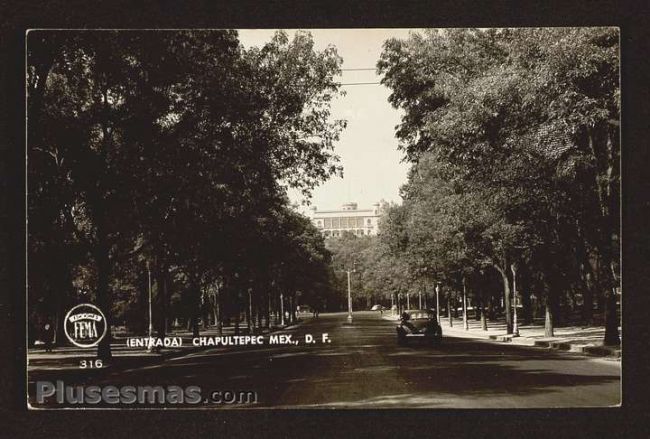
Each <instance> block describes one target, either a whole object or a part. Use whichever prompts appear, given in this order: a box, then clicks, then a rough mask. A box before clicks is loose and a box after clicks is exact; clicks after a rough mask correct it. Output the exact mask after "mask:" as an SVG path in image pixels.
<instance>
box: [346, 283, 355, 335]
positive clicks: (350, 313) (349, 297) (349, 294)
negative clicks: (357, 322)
mask: <svg viewBox="0 0 650 439" xmlns="http://www.w3.org/2000/svg"><path fill="white" fill-rule="evenodd" d="M345 272H346V273H347V274H348V323H352V288H351V285H350V273H354V272H355V270H345Z"/></svg>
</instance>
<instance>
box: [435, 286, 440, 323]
mask: <svg viewBox="0 0 650 439" xmlns="http://www.w3.org/2000/svg"><path fill="white" fill-rule="evenodd" d="M435 290H436V321H437V322H438V324H440V282H438V283H436V288H435Z"/></svg>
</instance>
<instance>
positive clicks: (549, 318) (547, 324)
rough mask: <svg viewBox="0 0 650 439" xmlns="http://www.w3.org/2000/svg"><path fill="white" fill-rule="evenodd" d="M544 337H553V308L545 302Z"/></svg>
mask: <svg viewBox="0 0 650 439" xmlns="http://www.w3.org/2000/svg"><path fill="white" fill-rule="evenodd" d="M544 337H554V334H553V306H551V304H550V303H549V300H548V299H547V301H546V316H545V319H544Z"/></svg>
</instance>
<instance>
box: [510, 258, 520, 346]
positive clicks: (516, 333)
mask: <svg viewBox="0 0 650 439" xmlns="http://www.w3.org/2000/svg"><path fill="white" fill-rule="evenodd" d="M510 269H511V270H512V289H513V296H514V297H513V300H512V302H513V305H514V313H513V315H512V336H513V337H519V327H518V326H517V264H516V263H515V262H513V263H512V264H510Z"/></svg>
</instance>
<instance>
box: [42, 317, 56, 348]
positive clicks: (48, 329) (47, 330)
mask: <svg viewBox="0 0 650 439" xmlns="http://www.w3.org/2000/svg"><path fill="white" fill-rule="evenodd" d="M53 340H54V330H53V329H52V326H51V325H50V324H49V323H46V324H45V327H44V328H43V342H44V343H45V352H52V341H53Z"/></svg>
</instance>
